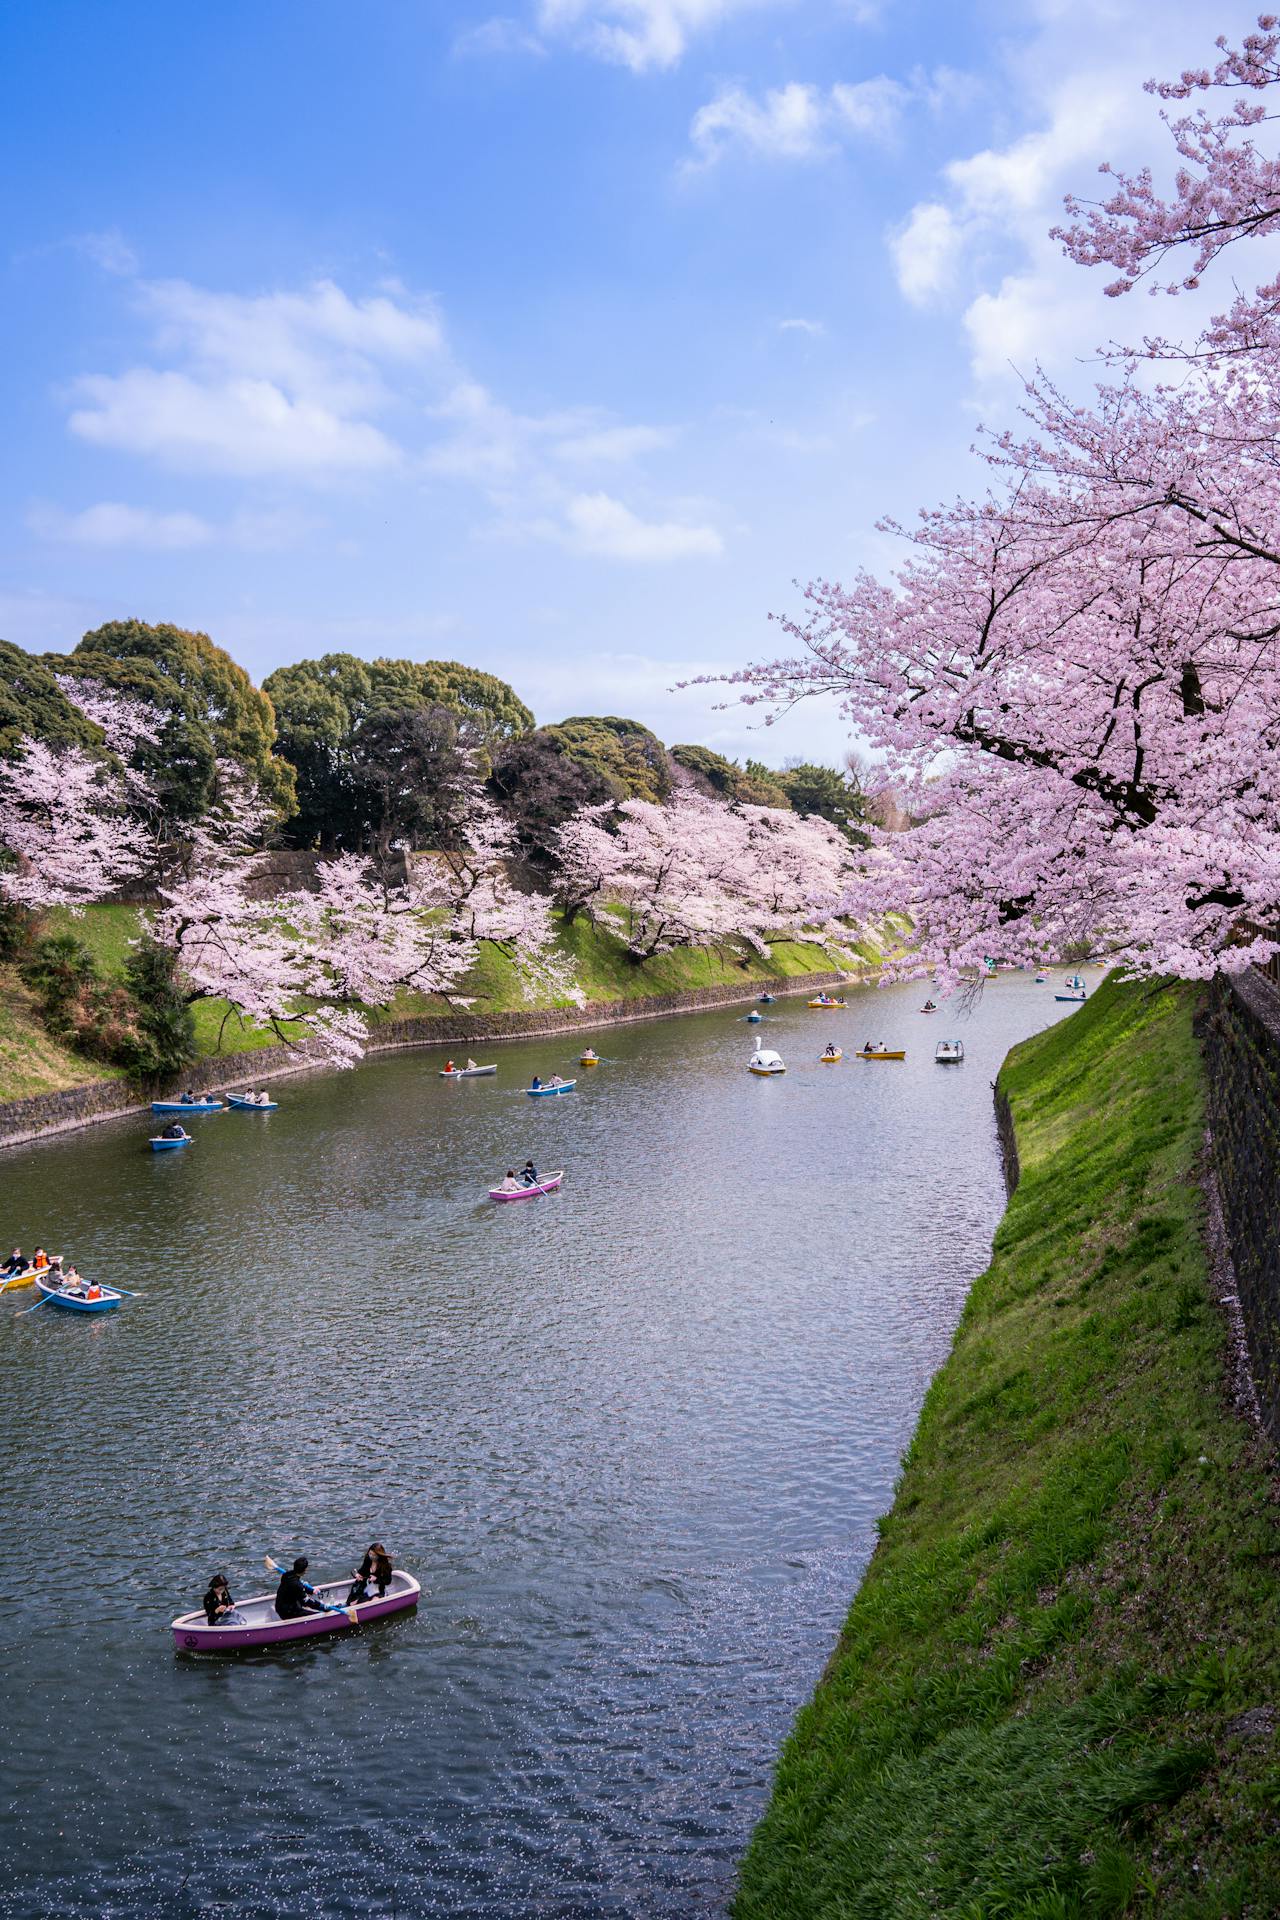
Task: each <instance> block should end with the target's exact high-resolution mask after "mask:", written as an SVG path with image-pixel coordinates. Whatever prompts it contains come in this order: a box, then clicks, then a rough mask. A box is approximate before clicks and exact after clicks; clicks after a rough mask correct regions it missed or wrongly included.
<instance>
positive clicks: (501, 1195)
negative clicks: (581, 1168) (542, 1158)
mask: <svg viewBox="0 0 1280 1920" xmlns="http://www.w3.org/2000/svg"><path fill="white" fill-rule="evenodd" d="M563 1179H564V1168H563V1167H561V1169H560V1171H559V1173H548V1174H544V1176H543V1177H542V1179H541V1180H539V1181H538V1182H537V1184H536V1185H534V1186H531V1187H490V1189H489V1198H490V1199H491V1200H536V1199H537V1197H538V1195H539V1194H540V1193H554V1192H555V1190H556V1188H557V1187H558V1186H559V1185H560V1182H561V1181H562V1180H563Z"/></svg>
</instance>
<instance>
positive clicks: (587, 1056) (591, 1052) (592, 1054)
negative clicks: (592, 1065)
mask: <svg viewBox="0 0 1280 1920" xmlns="http://www.w3.org/2000/svg"><path fill="white" fill-rule="evenodd" d="M582 1057H583V1059H584V1060H594V1059H596V1058H597V1054H596V1050H595V1048H594V1047H588V1048H587V1049H586V1050H585V1052H584V1053H583V1056H582Z"/></svg>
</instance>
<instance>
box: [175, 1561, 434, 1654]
mask: <svg viewBox="0 0 1280 1920" xmlns="http://www.w3.org/2000/svg"><path fill="white" fill-rule="evenodd" d="M350 1590H351V1576H350V1575H349V1574H348V1575H347V1577H346V1579H344V1580H328V1581H326V1582H325V1583H324V1584H323V1585H321V1586H318V1587H316V1588H315V1589H314V1590H313V1598H315V1599H316V1600H321V1601H324V1602H325V1604H326V1605H327V1606H329V1607H331V1608H332V1609H333V1611H332V1612H331V1613H304V1614H302V1615H301V1616H300V1618H298V1619H296V1620H282V1619H281V1618H280V1615H279V1614H278V1613H277V1612H276V1597H275V1595H274V1593H256V1594H254V1596H253V1598H252V1599H251V1600H237V1602H236V1609H235V1610H236V1619H235V1620H234V1621H233V1622H231V1623H229V1624H227V1625H225V1626H217V1627H211V1626H210V1625H209V1622H208V1621H207V1620H206V1619H205V1616H204V1608H203V1607H197V1609H196V1611H195V1612H194V1613H180V1614H179V1615H178V1618H177V1619H176V1620H175V1621H174V1623H173V1644H174V1646H175V1647H177V1649H178V1651H179V1652H180V1653H240V1652H242V1651H243V1650H244V1649H245V1648H246V1647H274V1646H277V1645H278V1644H279V1643H280V1642H281V1641H282V1640H311V1639H314V1637H315V1636H316V1635H317V1634H320V1633H342V1632H344V1631H346V1630H348V1629H349V1628H351V1627H364V1626H367V1625H368V1624H369V1622H370V1621H371V1620H381V1619H383V1618H384V1616H385V1615H386V1614H389V1613H404V1612H405V1611H406V1610H407V1609H408V1608H409V1607H416V1606H417V1604H418V1596H419V1594H420V1593H421V1592H422V1588H421V1587H420V1586H419V1584H418V1582H417V1581H416V1580H415V1579H414V1577H413V1575H412V1574H411V1573H403V1572H401V1571H400V1570H399V1569H397V1570H396V1572H395V1573H393V1574H392V1576H391V1584H390V1585H389V1586H388V1588H387V1590H386V1592H385V1593H384V1594H383V1595H382V1597H381V1599H379V1598H378V1596H377V1594H376V1593H375V1594H374V1596H373V1598H372V1599H371V1600H360V1601H358V1602H357V1603H356V1605H355V1606H353V1607H348V1606H345V1605H344V1604H343V1603H344V1602H345V1600H346V1597H347V1594H348V1593H349V1592H350Z"/></svg>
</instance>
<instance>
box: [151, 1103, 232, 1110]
mask: <svg viewBox="0 0 1280 1920" xmlns="http://www.w3.org/2000/svg"><path fill="white" fill-rule="evenodd" d="M151 1111H152V1113H222V1112H223V1111H224V1109H223V1105H222V1102H221V1100H153V1101H152V1102H151Z"/></svg>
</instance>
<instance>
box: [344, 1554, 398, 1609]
mask: <svg viewBox="0 0 1280 1920" xmlns="http://www.w3.org/2000/svg"><path fill="white" fill-rule="evenodd" d="M391 1580H392V1566H391V1559H390V1556H389V1555H388V1553H387V1550H386V1548H385V1547H384V1546H383V1544H382V1542H381V1540H375V1541H374V1542H373V1544H372V1546H369V1547H366V1548H365V1553H364V1559H363V1560H362V1561H361V1562H360V1565H359V1566H358V1567H357V1568H356V1570H355V1572H354V1573H353V1574H352V1576H351V1587H350V1589H349V1591H348V1593H347V1600H346V1604H347V1605H348V1606H349V1607H354V1606H358V1605H359V1604H360V1602H361V1601H362V1600H369V1599H371V1598H372V1595H371V1594H370V1592H369V1587H370V1584H371V1583H372V1585H374V1586H375V1587H377V1589H378V1598H379V1600H381V1599H382V1598H383V1597H384V1595H385V1594H386V1591H387V1588H388V1587H389V1586H390V1585H391Z"/></svg>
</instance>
